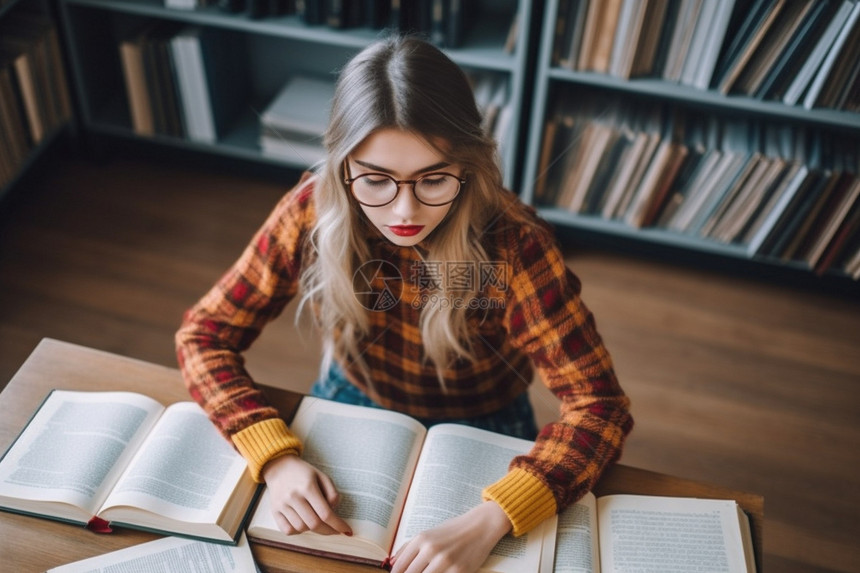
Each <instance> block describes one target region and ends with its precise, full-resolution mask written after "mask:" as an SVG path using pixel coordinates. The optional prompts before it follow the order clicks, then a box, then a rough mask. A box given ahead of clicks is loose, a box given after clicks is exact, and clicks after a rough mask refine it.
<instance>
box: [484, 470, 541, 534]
mask: <svg viewBox="0 0 860 573" xmlns="http://www.w3.org/2000/svg"><path fill="white" fill-rule="evenodd" d="M483 498H484V501H487V500H492V501H495V502H496V503H498V504H499V506H501V508H502V510H504V512H505V513H506V514H507V516H508V519H510V520H511V523H512V524H513V526H514V528H513V533H514V535H516V536H520V535H522V534H524V533H528V532H529V531H531V530H532V529H534V528H535V527H537V526H538V525H540V524H541V523H542V522H543V521H544V520H545V519H548V518H550V517H552V516H553V515H555V514H556V511H557V506H556V503H555V497H554V496H553V495H552V492H551V491H550V489H549V488H548V487H546V486H545V485H544V483H543V482H542V481H540V480H539V479H538V478H536V477H535V476H533V475H532V474H530V473H529V472H527V471H525V470H523V469H519V468H517V469H513V470H511V471H510V472H508V475H506V476H505V477H503V478H502V479H500V480H499V481H497V482H496V483H494V484H493V485H490V486H487V487H486V488H484V492H483Z"/></svg>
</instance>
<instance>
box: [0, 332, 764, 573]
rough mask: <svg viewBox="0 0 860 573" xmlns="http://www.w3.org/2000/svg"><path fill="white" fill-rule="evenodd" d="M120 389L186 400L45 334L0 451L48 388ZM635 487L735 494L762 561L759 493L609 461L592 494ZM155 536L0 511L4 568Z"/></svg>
mask: <svg viewBox="0 0 860 573" xmlns="http://www.w3.org/2000/svg"><path fill="white" fill-rule="evenodd" d="M57 388H59V389H66V390H90V391H107V390H125V391H131V392H140V393H143V394H146V395H148V396H150V397H152V398H154V399H156V400H158V401H159V402H161V403H162V404H170V403H172V402H177V401H182V400H188V394H187V392H186V390H185V386H184V385H183V383H182V379H181V377H180V374H179V371H178V370H176V369H174V368H166V367H163V366H159V365H156V364H151V363H148V362H143V361H140V360H134V359H131V358H127V357H123V356H118V355H116V354H111V353H108V352H103V351H99V350H94V349H91V348H86V347H82V346H78V345H74V344H69V343H66V342H61V341H57V340H52V339H44V340H42V342H40V343H39V345H38V346H37V347H36V349H35V350H34V351H33V352H32V354H31V355H30V356H29V358H28V359H27V360H26V361H25V362H24V364H23V365H22V366H21V368H20V369H19V370H18V372H17V373H16V374H15V376H14V377H13V378H12V380H10V381H9V383H8V385H7V386H6V388H5V389H4V390H3V392H2V393H0V452H5V451H6V449H8V447H9V446H10V445H11V444H12V442H13V441H14V440H15V438H16V437H17V436H18V434H19V433H20V431H21V430H22V429H23V428H24V426H25V425H26V424H27V421H28V420H29V419H30V416H31V415H32V414H33V412H35V411H36V409H37V408H38V406H39V404H40V403H41V402H42V400H43V399H44V398H45V396H46V395H47V394H48V392H50V391H51V390H53V389H57ZM267 394H268V395H269V397H270V399H271V400H272V402H273V403H274V404H275V405H276V406H277V407H278V408H279V409H280V411H281V412H282V415H283V416H284V417H285V418H288V419H289V418H291V417H292V414H293V412H294V411H295V408H296V407H297V406H298V403H299V401H300V400H301V395H300V394H296V393H294V392H289V391H286V390H280V389H275V388H268V389H267ZM611 493H635V494H646V495H648V494H650V495H674V496H689V497H704V498H715V499H734V500H736V501H737V502H738V503H739V504H740V505H741V507H742V508H743V509H744V510H745V511H746V512H747V513H748V514H749V515H750V517H751V524H752V528H753V541H754V543H755V551H756V561H757V562H758V563H759V564H761V546H762V522H763V518H764V499H763V498H762V497H761V496H759V495H756V494H751V493H746V492H739V491H735V490H731V489H727V488H722V487H718V486H712V485H708V484H703V483H700V482H694V481H690V480H685V479H681V478H678V477H673V476H668V475H664V474H660V473H656V472H651V471H647V470H642V469H638V468H632V467H629V466H623V465H616V466H615V467H613V468H611V469H610V470H609V471H608V472H607V473H606V474H605V476H604V477H603V479H602V480H601V481H600V483H599V484H598V486H597V487H596V488H595V494H597V495H606V494H611ZM157 537H158V536H157V535H155V534H151V533H145V532H140V531H133V530H125V529H118V530H116V531H115V532H114V533H112V534H110V535H99V534H96V533H92V532H91V531H89V530H86V529H84V528H82V527H77V526H74V525H69V524H66V523H60V522H54V521H51V520H48V519H42V518H38V517H31V516H24V515H16V514H11V513H6V512H0V559H2V567H3V569H4V570H8V571H15V572H20V573H28V572H41V571H45V570H46V569H49V568H51V567H55V566H57V565H62V564H65V563H69V562H71V561H76V560H79V559H84V558H87V557H92V556H94V555H99V554H102V553H107V552H109V551H114V550H116V549H122V548H124V547H128V546H130V545H135V544H138V543H142V542H144V541H150V540H152V539H155V538H157ZM252 551H253V553H254V557H255V559H256V560H257V563H258V564H259V566H260V568H261V569H262V570H263V571H264V572H267V573H319V572H320V571H326V572H327V573H349V572H361V571H379V569H377V568H375V567H369V566H363V565H355V564H351V563H344V562H340V561H334V560H331V559H324V558H321V557H314V556H310V555H305V554H301V553H294V552H290V551H285V550H283V549H275V548H271V547H266V546H262V545H257V544H252Z"/></svg>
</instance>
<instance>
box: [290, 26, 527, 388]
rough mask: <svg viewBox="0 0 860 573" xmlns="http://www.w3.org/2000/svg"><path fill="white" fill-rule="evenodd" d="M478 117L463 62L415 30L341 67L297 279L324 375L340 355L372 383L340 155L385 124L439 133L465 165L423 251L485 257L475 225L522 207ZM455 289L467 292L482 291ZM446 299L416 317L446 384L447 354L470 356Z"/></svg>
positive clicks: (363, 234) (480, 229)
mask: <svg viewBox="0 0 860 573" xmlns="http://www.w3.org/2000/svg"><path fill="white" fill-rule="evenodd" d="M481 120H482V118H481V113H480V112H479V110H478V108H477V106H476V104H475V99H474V96H473V94H472V90H471V87H470V85H469V82H468V79H467V78H466V75H465V74H464V73H463V71H462V70H461V69H460V68H459V67H458V66H457V65H456V64H455V63H454V62H452V61H451V60H450V59H449V58H448V57H447V56H445V55H444V54H443V53H442V52H441V51H440V50H438V49H437V48H436V47H434V46H432V45H431V44H429V43H427V42H424V41H422V40H420V39H417V38H414V37H409V36H397V37H392V38H389V39H386V40H382V41H379V42H377V43H374V44H372V45H371V46H369V47H368V48H366V49H364V50H363V51H361V52H360V53H359V54H358V55H356V56H355V57H354V58H353V59H352V60H350V62H349V63H348V64H347V65H346V66H345V68H344V69H343V70H342V71H341V74H340V77H339V79H338V83H337V87H336V90H335V96H334V99H333V102H332V108H331V116H330V121H329V126H328V130H327V131H326V134H325V145H326V150H327V159H326V161H325V163H324V164H323V166H322V168H321V171H320V173H319V179H318V181H317V183H316V186H315V189H314V204H315V209H316V213H317V223H316V226H315V228H314V229H313V231H312V233H311V246H312V248H313V249H314V250H315V255H316V256H315V257H314V260H313V261H312V262H311V263H310V264H309V265H308V267H307V269H306V270H305V272H304V273H303V274H302V279H301V286H302V291H303V296H302V299H301V306H304V305H305V304H306V303H311V305H312V306H313V307H314V313H313V314H314V316H315V319H316V322H317V325H318V326H319V327H320V329H321V331H322V335H323V352H324V354H323V361H322V365H321V372H322V374H323V375H325V373H326V372H327V371H328V368H329V367H330V365H331V362H332V360H333V358H334V356H340V357H343V358H344V359H347V360H350V361H352V362H354V363H356V364H357V365H358V367H359V369H360V370H361V371H362V372H363V373H364V378H365V382H366V383H367V384H368V385H372V381H371V380H370V376H369V373H368V369H367V366H366V363H365V362H364V360H363V359H362V357H361V354H360V352H359V350H358V343H359V341H360V340H361V339H362V338H363V337H365V336H366V335H367V334H368V332H369V321H368V310H367V309H366V308H365V306H363V305H362V304H361V302H360V301H359V300H358V299H357V298H356V296H355V294H354V290H353V282H352V281H353V275H354V273H355V271H356V269H357V268H358V266H359V265H360V264H361V263H362V262H366V261H368V260H369V258H370V253H369V250H368V247H367V244H366V238H367V233H368V231H369V229H370V227H369V225H370V224H369V223H368V222H367V221H366V220H365V218H364V215H363V213H362V212H361V209H360V208H359V206H358V204H357V202H356V201H355V199H354V198H353V197H352V196H351V194H350V193H349V190H348V189H347V187H346V185H345V183H344V182H343V178H344V174H343V164H344V161H345V160H346V158H347V156H348V155H349V154H350V152H351V151H352V150H353V149H355V148H356V147H357V146H358V145H359V144H360V143H362V142H363V141H364V140H365V139H366V138H367V137H368V136H369V135H371V134H372V133H374V132H376V131H378V130H381V129H387V128H394V129H400V130H405V131H411V132H413V133H416V134H419V135H420V136H421V137H422V138H423V139H425V140H426V141H427V142H428V143H429V144H430V145H434V142H443V145H434V148H435V149H436V150H437V151H438V152H439V153H440V154H441V155H442V156H443V157H445V159H446V160H448V161H451V162H452V163H457V164H458V165H461V166H462V167H463V175H464V178H465V179H466V181H467V182H466V183H465V185H464V186H463V190H462V191H461V192H460V194H459V195H458V196H457V198H456V199H455V200H454V203H453V204H452V206H451V209H450V211H449V212H448V215H447V217H446V219H445V220H444V221H443V222H442V223H441V224H440V225H439V226H438V227H437V228H436V229H435V230H434V231H433V233H432V234H431V235H430V236H429V237H428V238H427V239H426V240H425V241H424V243H423V244H424V246H426V248H427V255H426V257H427V260H431V261H475V262H481V261H487V258H488V254H487V252H486V250H485V248H484V247H483V246H482V244H481V236H482V234H483V233H484V232H485V231H486V229H487V228H488V227H489V226H492V225H493V224H494V223H495V222H496V219H498V218H500V217H501V216H502V215H503V214H506V211H510V212H511V213H510V214H512V215H514V216H515V217H516V213H518V212H519V208H518V207H517V205H514V203H516V200H515V198H514V199H512V196H511V195H510V194H509V193H506V192H504V190H503V185H502V175H501V169H500V168H499V163H498V160H497V154H496V143H495V141H494V140H493V138H492V137H491V136H489V135H488V134H487V133H485V132H484V130H483V128H482V121H481ZM476 287H477V285H476ZM442 294H443V296H444V294H445V293H444V291H443V292H442ZM457 294H458V296H465V298H466V299H467V300H468V298H474V297H476V296H478V294H479V293H478V292H477V290H473V291H472V292H467V293H463V292H462V291H458V293H457ZM451 306H452V305H432V306H426V307H425V308H424V309H422V311H421V318H420V323H419V329H420V332H421V337H422V344H423V348H424V355H425V359H426V360H429V361H431V362H432V363H433V365H434V366H435V368H436V371H437V375H438V377H439V381H440V383H441V384H442V385H443V387H444V385H445V380H444V375H443V371H444V369H445V368H447V367H448V366H449V365H450V364H451V362H452V361H453V360H456V359H460V358H465V359H467V360H471V359H473V353H472V348H471V345H470V337H469V327H468V323H467V316H466V308H467V307H468V305H462V306H459V307H458V308H452V307H451Z"/></svg>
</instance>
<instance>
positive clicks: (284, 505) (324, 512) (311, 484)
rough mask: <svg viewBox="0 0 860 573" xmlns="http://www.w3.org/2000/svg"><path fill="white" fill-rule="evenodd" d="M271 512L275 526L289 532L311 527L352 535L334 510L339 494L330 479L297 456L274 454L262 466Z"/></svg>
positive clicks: (347, 525)
mask: <svg viewBox="0 0 860 573" xmlns="http://www.w3.org/2000/svg"><path fill="white" fill-rule="evenodd" d="M263 479H264V480H265V482H266V487H267V488H268V490H269V496H270V501H271V509H272V513H273V514H274V516H275V522H276V523H277V524H278V528H279V529H280V530H281V531H283V532H284V533H286V534H287V535H292V534H294V533H302V532H303V531H314V532H316V533H321V534H323V535H334V534H338V533H342V534H344V535H352V528H351V527H350V526H349V524H347V523H346V522H345V521H344V520H343V519H341V518H340V517H338V516H337V514H335V512H334V509H333V508H334V507H336V506H337V503H338V500H339V497H340V496H339V494H338V492H337V490H336V489H335V487H334V483H332V481H331V479H330V478H329V477H328V476H327V475H325V474H324V473H322V472H321V471H319V470H318V469H316V468H315V467H314V466H312V465H311V464H309V463H307V462H306V461H304V460H303V459H301V458H300V457H299V456H296V455H286V456H281V457H279V458H275V459H273V460H272V461H270V462H269V463H267V464H266V466H265V467H264V468H263Z"/></svg>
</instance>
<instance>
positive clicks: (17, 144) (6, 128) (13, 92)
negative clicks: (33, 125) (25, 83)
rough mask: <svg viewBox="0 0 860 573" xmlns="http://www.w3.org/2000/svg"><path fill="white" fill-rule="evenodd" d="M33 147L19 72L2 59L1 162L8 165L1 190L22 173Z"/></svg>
mask: <svg viewBox="0 0 860 573" xmlns="http://www.w3.org/2000/svg"><path fill="white" fill-rule="evenodd" d="M32 145H33V143H32V139H31V138H30V132H29V128H28V126H27V119H26V112H25V110H24V102H23V100H22V98H21V93H20V91H19V89H18V83H17V78H16V76H15V71H14V69H13V68H12V66H11V64H10V63H8V62H6V61H4V60H2V59H0V156H2V157H0V161H2V162H4V164H5V172H4V173H3V174H2V175H0V187H2V186H3V185H5V184H6V183H7V182H8V181H10V180H11V179H12V178H13V177H14V176H15V174H16V173H18V171H19V169H20V168H21V166H22V165H23V164H24V161H26V159H27V156H28V155H29V153H30V150H31V149H32Z"/></svg>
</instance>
